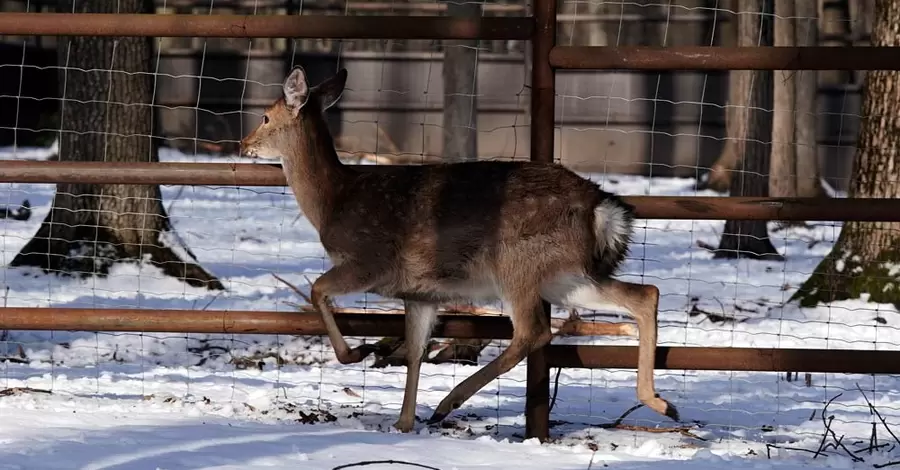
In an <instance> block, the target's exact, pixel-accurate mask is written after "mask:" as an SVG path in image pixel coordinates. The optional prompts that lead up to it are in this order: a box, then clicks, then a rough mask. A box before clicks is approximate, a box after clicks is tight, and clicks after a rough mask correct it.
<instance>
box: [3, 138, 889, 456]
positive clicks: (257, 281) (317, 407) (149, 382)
mask: <svg viewBox="0 0 900 470" xmlns="http://www.w3.org/2000/svg"><path fill="white" fill-rule="evenodd" d="M48 152H49V151H48V150H47V149H17V150H16V151H15V152H13V151H11V150H9V149H7V150H5V151H4V152H0V158H3V159H42V158H45V157H46V156H47V154H48ZM161 159H162V160H164V161H228V162H234V161H240V159H236V158H217V157H210V156H188V155H183V154H180V153H178V152H174V151H170V150H164V151H163V153H162V156H161ZM588 176H589V177H591V178H593V179H595V180H597V181H598V182H601V183H602V184H603V186H604V188H605V189H608V190H611V191H615V192H618V193H620V194H626V195H640V194H658V195H701V196H713V195H716V194H714V193H711V192H701V193H698V192H696V191H694V190H693V189H692V185H693V180H690V179H679V178H654V179H653V180H648V179H646V178H641V177H635V176H623V175H609V174H607V175H602V174H594V175H588ZM53 191H54V186H53V185H25V184H6V185H3V186H2V190H0V205H10V206H17V205H18V204H20V203H21V202H22V200H24V199H26V198H27V199H29V200H30V201H31V203H32V206H33V207H32V210H33V216H32V218H31V219H30V220H29V221H26V222H22V221H14V220H0V233H2V237H0V257H2V259H0V262H2V263H3V265H6V264H8V263H9V262H10V261H11V259H12V257H13V256H14V255H15V254H16V253H17V252H18V250H19V249H20V248H21V247H22V246H23V245H24V244H25V243H26V242H27V240H28V239H29V238H30V237H31V235H33V233H34V232H35V230H36V229H37V227H38V225H39V224H40V222H41V221H42V220H43V218H44V216H45V215H46V214H47V212H48V210H49V207H50V202H51V199H52V196H53ZM163 195H164V198H165V201H164V202H165V205H166V207H167V208H169V211H170V215H171V218H172V223H173V225H174V227H175V230H176V233H177V236H178V238H175V237H173V236H170V237H168V238H167V240H166V243H167V244H171V245H173V246H176V247H177V248H178V249H180V250H183V248H182V247H181V246H180V245H182V241H183V244H184V245H186V246H187V247H188V248H189V249H190V251H191V252H192V253H193V254H194V255H196V257H197V258H198V260H199V261H200V263H201V264H202V265H203V266H204V267H205V268H207V269H209V270H210V271H211V272H213V273H214V274H216V275H217V276H219V277H220V279H222V281H223V283H224V284H225V286H226V287H227V289H228V290H227V292H225V293H217V292H209V291H205V290H202V289H197V288H192V287H190V286H187V285H185V284H184V283H182V282H179V281H177V280H174V279H171V278H167V277H164V276H163V275H162V274H161V273H160V272H159V270H158V269H156V268H154V267H152V266H148V265H135V264H126V265H117V266H116V267H115V268H114V269H113V270H112V272H111V274H110V276H109V277H107V278H104V279H93V278H92V279H86V280H77V279H71V278H57V277H53V276H43V275H37V274H38V273H35V272H34V271H31V270H24V269H3V270H0V273H2V274H0V276H2V277H0V282H2V286H3V289H2V292H0V296H2V297H3V298H2V302H3V305H7V306H29V307H43V306H55V307H101V308H102V307H128V308H147V309H150V308H159V309H166V308H191V309H204V308H207V309H241V310H291V309H292V307H291V305H289V303H291V302H299V301H300V299H297V298H296V296H295V294H293V293H292V292H291V291H290V290H289V289H287V288H286V287H285V286H283V285H281V284H280V283H278V281H276V280H275V279H274V278H273V277H272V276H271V273H276V274H279V275H280V276H282V277H284V278H285V279H287V280H288V281H290V282H293V283H296V284H297V285H299V286H301V287H302V288H305V286H306V279H307V278H308V279H314V278H315V276H317V275H318V274H320V273H321V272H322V271H323V269H324V268H325V267H327V262H326V261H325V260H324V256H323V250H322V247H321V246H320V245H319V243H318V242H317V236H316V233H315V231H314V230H313V229H312V227H311V226H310V225H309V224H308V223H307V222H306V219H305V218H303V217H299V216H298V210H297V206H296V202H295V201H294V199H293V196H292V195H291V194H290V193H289V192H288V191H287V189H286V188H249V187H244V188H230V187H170V186H165V187H163ZM722 227H723V222H722V221H670V220H660V221H643V220H641V221H638V231H637V234H636V236H635V245H634V247H633V248H632V252H631V256H630V257H629V260H628V262H627V264H626V266H625V269H624V274H623V278H625V279H628V280H634V281H638V282H650V283H654V284H656V285H658V286H659V288H660V290H661V292H662V299H661V306H660V319H661V322H660V335H659V336H660V344H663V345H673V346H719V347H729V346H734V347H763V348H769V347H771V348H826V349H868V350H895V349H898V347H897V345H900V333H898V330H897V328H896V325H897V324H898V322H900V316H898V312H897V310H896V309H895V308H894V307H893V306H889V305H878V304H874V303H868V302H866V298H865V297H863V298H861V299H853V300H847V301H842V302H834V303H832V304H828V305H822V306H819V307H816V308H810V309H801V308H798V307H796V306H793V305H787V306H785V305H784V303H785V301H786V300H787V299H788V298H789V297H790V295H791V294H792V293H793V292H794V291H795V290H796V288H797V287H798V286H799V284H800V283H801V282H802V281H803V280H804V279H805V278H806V277H807V276H808V274H809V273H810V272H811V271H812V270H813V268H814V267H815V265H816V264H817V263H818V262H819V260H821V259H822V257H823V256H824V255H825V254H827V253H828V251H829V250H830V247H831V245H832V244H833V242H834V240H836V238H837V235H838V233H839V231H840V224H831V223H828V224H826V223H819V224H815V225H813V226H811V227H807V228H792V229H789V230H782V231H773V232H772V234H773V242H774V243H775V245H776V247H777V248H779V250H780V251H781V252H782V253H784V254H786V255H787V261H786V262H784V263H777V262H760V261H722V260H714V259H712V256H711V254H710V253H709V252H708V251H706V250H704V249H703V248H700V247H698V245H697V243H698V242H705V243H707V244H713V245H714V244H715V243H716V242H717V240H718V237H719V234H720V233H721V230H722ZM773 228H774V225H773ZM382 301H383V299H377V298H376V297H375V296H371V295H368V296H365V295H357V296H347V297H345V298H342V299H340V300H339V303H340V304H343V305H348V306H349V305H355V306H362V305H366V306H369V307H371V308H384V307H389V306H391V303H389V302H387V303H385V302H382ZM498 307H500V308H502V305H500V306H498ZM583 313H585V312H583ZM557 314H559V315H564V312H557ZM605 314H606V315H609V316H612V317H609V316H607V317H603V318H602V320H604V321H609V320H612V321H617V320H616V317H618V314H615V313H609V312H606V313H605ZM723 318H724V319H725V320H723ZM621 321H630V320H627V319H621ZM370 340H371V339H370ZM355 341H356V342H358V341H362V339H355ZM557 342H560V343H562V342H565V343H574V344H578V343H582V344H587V343H590V344H628V345H633V344H636V340H635V338H626V337H609V338H607V337H602V338H565V339H560V340H558V341H557ZM501 345H503V342H499V341H498V342H494V343H493V344H492V345H491V346H490V347H489V348H487V349H486V350H485V352H484V353H483V355H482V358H481V362H482V363H484V362H486V361H487V360H490V359H491V358H492V357H493V356H495V355H496V354H497V353H498V350H499V349H498V348H499V346H501ZM0 357H2V358H6V361H5V362H2V363H0V391H3V392H0V417H2V419H0V443H2V446H0V469H31V468H42V469H54V468H67V469H68V468H81V469H125V468H128V469H145V468H146V469H157V468H158V469H180V468H203V469H213V468H215V469H232V468H233V469H238V468H240V469H246V468H291V469H294V468H310V469H331V468H334V467H337V466H340V465H345V464H350V463H353V462H359V461H364V460H402V461H407V462H412V463H416V464H420V465H426V466H431V467H434V468H440V469H442V470H449V469H460V470H461V469H474V468H516V469H522V470H528V469H532V468H534V469H539V468H540V469H543V468H555V469H585V468H600V467H604V466H610V467H616V468H624V469H638V468H673V469H680V468H685V469H686V468H691V469H693V470H703V469H707V468H708V469H712V468H722V467H723V465H729V466H731V467H734V468H779V469H794V468H818V467H834V468H871V465H872V464H877V463H885V462H889V461H893V460H900V449H895V448H894V445H893V444H896V443H894V440H893V438H892V437H890V435H889V434H888V432H887V431H886V430H885V428H884V427H883V426H881V424H880V423H879V424H878V428H877V429H878V431H877V437H878V442H879V443H882V444H884V443H886V444H889V445H887V446H884V447H880V448H879V449H878V450H877V451H875V452H874V453H872V454H869V453H867V452H861V453H858V454H857V455H858V456H859V457H862V458H864V459H865V461H864V462H853V461H852V460H851V458H850V457H848V456H847V453H846V452H843V451H841V450H840V448H838V449H837V450H836V449H835V448H834V446H829V447H827V448H826V449H825V455H819V456H817V457H815V458H813V452H815V450H816V449H819V447H820V445H821V442H822V436H823V433H824V432H825V425H824V424H823V422H824V421H823V417H822V410H823V407H824V405H825V403H826V402H827V401H829V400H831V399H832V398H835V397H836V396H837V395H838V394H841V395H840V396H839V397H838V398H836V399H835V400H834V401H833V402H832V403H831V404H830V405H829V407H828V410H827V414H826V416H825V420H827V419H828V417H829V416H833V423H832V424H831V425H830V428H831V430H833V431H834V433H835V437H834V438H829V440H827V441H826V442H836V441H837V440H838V439H839V440H840V441H841V443H842V444H843V445H845V446H847V447H848V448H850V449H852V450H856V449H861V448H863V447H866V446H867V445H868V442H869V438H870V435H871V433H872V423H873V422H876V423H877V422H878V421H877V418H874V417H873V416H872V414H871V412H870V409H869V407H868V405H867V402H866V398H864V397H863V395H862V394H861V393H860V391H859V390H858V389H857V386H859V387H860V388H861V389H862V390H864V391H865V393H866V397H867V398H868V399H869V400H871V402H872V403H873V405H874V406H875V408H876V409H877V410H878V412H879V413H880V414H881V415H882V416H883V417H884V418H885V419H886V422H887V424H888V426H892V427H896V428H897V429H898V430H900V426H898V424H900V409H898V408H897V407H896V406H895V405H894V404H895V403H897V402H898V401H900V382H898V381H897V380H896V378H894V377H890V376H862V375H847V374H814V375H813V376H812V385H811V386H806V384H805V383H804V380H802V379H800V380H795V381H792V382H788V381H786V380H785V377H784V375H783V374H774V373H746V372H697V371H657V373H656V377H657V379H656V385H657V388H658V390H659V392H660V394H661V395H662V396H663V397H664V398H666V399H668V400H670V401H672V402H673V403H674V404H675V405H676V406H678V408H679V410H680V412H681V414H682V417H683V420H684V424H685V425H692V427H691V429H690V430H689V432H687V433H677V432H666V433H655V432H648V431H647V430H632V429H605V428H603V427H602V425H603V424H605V423H610V422H611V421H613V420H615V419H616V418H617V417H618V416H620V415H621V414H622V413H623V412H625V410H627V409H628V408H630V407H632V406H633V405H634V404H635V403H636V397H635V388H634V387H635V382H634V381H635V374H634V371H632V370H593V371H592V370H582V369H565V370H563V371H561V373H560V374H559V390H558V394H557V397H556V401H555V404H554V408H553V412H552V414H551V419H552V420H554V424H555V426H554V427H553V429H552V434H553V437H554V441H553V442H551V443H547V444H539V443H537V442H534V441H523V438H522V436H523V434H524V415H523V409H524V395H525V393H524V392H525V365H524V363H523V364H521V365H519V366H518V367H516V368H515V369H514V370H513V371H511V372H509V373H508V374H506V375H504V376H502V377H500V378H499V379H498V380H496V381H494V382H493V383H491V384H489V385H488V386H487V387H485V388H484V389H483V390H482V391H481V392H480V393H479V394H477V395H476V396H475V397H473V398H472V399H470V400H469V401H468V402H466V403H465V404H464V405H463V407H462V408H461V409H460V410H457V411H456V412H454V413H453V414H452V415H451V416H450V417H449V418H448V419H447V420H446V421H445V422H444V425H442V426H432V427H428V426H425V425H424V424H423V423H418V424H417V427H416V432H415V433H413V434H409V435H403V434H399V433H396V432H394V431H393V430H392V429H391V428H390V424H391V423H393V422H394V420H396V417H397V413H398V412H399V407H400V403H401V400H402V393H403V383H404V380H405V368H402V367H387V368H383V369H375V368H371V367H368V366H367V364H356V365H350V366H342V365H340V364H338V363H337V362H336V361H335V360H334V356H333V353H332V351H331V349H330V348H329V346H328V342H327V340H324V339H323V338H304V337H291V336H260V335H197V334H154V333H145V334H132V333H117V334H113V333H99V334H98V333H88V332H65V331H54V332H35V331H11V332H5V333H0ZM279 364H280V365H279ZM474 371H475V367H473V366H463V365H433V364H425V365H424V366H423V368H422V380H421V382H420V386H419V388H420V392H419V405H418V409H417V415H418V416H419V417H420V418H427V417H428V416H430V414H431V412H432V411H433V409H434V407H435V406H436V405H437V404H438V403H439V402H440V400H441V399H443V398H444V396H445V395H446V393H447V392H448V391H449V390H450V389H451V388H452V387H453V386H454V385H455V384H457V383H459V382H460V381H461V380H463V379H464V378H466V377H468V376H469V375H471V374H472V373H473V372H474ZM797 372H803V371H797ZM554 373H555V371H554ZM48 392H49V393H48ZM623 423H624V424H627V425H633V426H643V427H647V428H648V429H649V428H655V427H671V426H673V423H672V422H671V421H668V420H667V419H665V418H663V417H660V416H658V415H656V414H654V413H652V412H650V411H648V410H646V409H639V410H637V411H635V412H634V413H632V414H630V415H628V417H627V418H626V419H625V420H624V421H623ZM895 432H896V431H895ZM796 449H801V450H796ZM351 468H352V467H351ZM366 468H371V469H379V468H385V469H386V468H416V467H410V466H408V465H400V464H388V463H384V464H376V465H370V466H367V467H366Z"/></svg>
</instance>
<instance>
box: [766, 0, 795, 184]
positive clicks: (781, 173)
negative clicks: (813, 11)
mask: <svg viewBox="0 0 900 470" xmlns="http://www.w3.org/2000/svg"><path fill="white" fill-rule="evenodd" d="M774 23H775V45H776V46H779V47H781V46H793V45H794V40H795V39H794V24H795V23H796V19H795V18H794V0H775V21H774ZM773 74H774V79H775V80H774V83H773V84H772V86H773V89H774V91H773V93H772V95H773V97H774V103H773V105H774V106H773V110H772V156H771V160H770V161H769V195H771V196H773V197H795V196H796V195H797V178H798V177H799V176H800V175H798V173H797V171H796V170H797V153H796V147H795V145H794V122H795V117H794V104H795V102H796V91H797V89H796V85H797V74H796V72H794V71H792V70H775V71H774V72H773Z"/></svg>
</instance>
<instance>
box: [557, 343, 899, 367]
mask: <svg viewBox="0 0 900 470" xmlns="http://www.w3.org/2000/svg"><path fill="white" fill-rule="evenodd" d="M656 351H657V352H656V365H655V367H654V368H655V369H657V370H665V369H669V370H724V371H754V372H818V373H837V374H843V373H847V374H900V351H861V350H854V349H764V348H707V347H702V348H700V347H668V346H660V347H658V348H657V350H656ZM637 352H638V351H637V347H635V346H568V345H551V346H549V347H548V348H547V365H548V366H550V367H571V368H585V369H602V368H611V369H636V368H637V358H638V354H637Z"/></svg>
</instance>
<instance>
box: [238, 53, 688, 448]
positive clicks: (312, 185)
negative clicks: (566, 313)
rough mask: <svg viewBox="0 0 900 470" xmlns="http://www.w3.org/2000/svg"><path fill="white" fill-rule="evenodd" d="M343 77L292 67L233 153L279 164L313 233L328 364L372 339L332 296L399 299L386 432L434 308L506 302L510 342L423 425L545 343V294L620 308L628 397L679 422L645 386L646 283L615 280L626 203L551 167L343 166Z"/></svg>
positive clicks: (412, 402) (649, 316) (651, 325)
mask: <svg viewBox="0 0 900 470" xmlns="http://www.w3.org/2000/svg"><path fill="white" fill-rule="evenodd" d="M346 82H347V70H346V69H343V68H342V69H340V70H339V71H338V72H337V73H336V74H335V75H333V76H331V77H329V78H328V79H326V80H323V81H322V82H320V83H318V84H317V85H315V86H311V85H310V84H309V83H308V81H307V75H306V72H305V71H304V69H303V67H302V66H299V65H297V66H294V67H293V68H292V69H291V70H290V72H289V73H288V75H287V77H286V78H285V80H284V83H283V87H282V88H283V90H282V91H283V96H281V97H279V98H278V99H277V100H275V101H274V103H273V104H272V105H271V106H270V107H268V109H266V111H265V113H264V114H263V116H262V119H261V121H260V123H259V124H258V126H257V127H256V128H255V129H253V130H252V131H251V132H250V133H248V134H247V135H246V136H245V137H244V138H243V139H241V143H240V152H241V155H242V156H244V157H249V158H251V159H262V160H277V159H281V164H282V169H283V171H284V175H285V178H286V181H287V183H288V185H289V187H290V189H291V192H292V193H293V195H294V198H295V199H296V201H297V204H298V207H299V209H300V210H301V212H302V213H303V214H304V215H305V216H306V218H307V220H308V222H309V223H310V224H311V225H312V227H313V228H314V229H315V230H316V232H317V233H318V236H319V241H320V243H321V244H322V246H323V248H324V250H325V252H326V255H327V257H328V259H329V260H330V262H331V267H330V268H329V269H327V270H326V271H325V272H324V273H323V274H322V275H320V276H319V277H317V278H316V279H315V280H314V281H313V282H312V285H311V287H310V295H309V298H310V301H311V303H312V304H313V307H314V308H315V309H316V310H317V311H318V312H319V314H320V315H321V321H322V323H323V324H324V327H325V330H326V332H327V336H328V339H329V341H330V343H331V346H332V348H333V349H334V354H335V356H336V358H337V360H338V362H340V363H341V364H353V363H358V362H361V361H363V360H364V359H365V358H366V357H368V356H369V355H370V354H372V353H376V352H378V347H377V346H376V345H372V344H362V345H360V346H357V347H355V348H352V349H351V348H350V347H349V346H348V344H347V342H346V341H345V339H344V337H343V335H342V334H341V331H340V329H339V328H338V325H337V323H336V322H335V316H334V312H333V307H332V301H333V299H334V298H335V297H338V296H341V295H349V294H354V293H372V294H376V295H379V296H382V297H384V298H393V299H397V300H399V301H402V303H403V310H404V324H405V326H404V329H405V339H406V341H407V344H408V353H407V357H406V359H407V375H406V383H405V387H404V395H403V401H402V404H401V407H400V414H399V417H398V419H397V421H396V422H395V423H393V427H394V428H395V429H397V430H398V431H400V432H409V431H411V430H412V429H413V427H414V425H415V422H416V406H417V403H416V400H417V396H416V395H417V391H418V385H419V375H420V368H421V363H422V359H423V355H424V354H425V346H426V344H427V343H428V341H429V339H430V338H431V333H432V329H433V327H434V324H435V320H436V318H437V315H438V310H439V307H440V305H441V304H442V303H449V302H458V301H466V300H468V301H474V302H478V301H488V302H489V301H496V300H502V301H504V302H507V303H508V305H510V308H509V309H508V310H509V312H506V314H508V315H509V317H510V320H511V323H512V327H513V334H512V339H511V340H510V342H509V345H508V346H507V348H506V349H505V350H504V351H503V352H501V353H500V354H499V355H498V356H497V357H496V358H495V359H494V360H492V361H491V362H489V363H488V364H486V365H484V366H483V367H482V368H480V369H479V370H477V371H476V372H475V373H474V374H472V375H471V376H469V377H468V378H466V379H465V380H463V381H462V382H460V383H459V384H458V385H456V387H454V388H453V389H452V390H451V391H450V393H448V394H447V396H446V397H445V398H444V399H443V400H442V401H441V402H440V404H439V405H438V406H437V408H435V409H434V411H433V413H432V416H431V418H429V419H428V420H427V422H426V424H427V425H432V424H436V423H439V422H440V421H442V420H443V419H444V418H446V417H447V416H448V415H449V414H450V413H452V411H453V410H454V409H456V408H459V407H460V406H461V405H462V404H463V403H464V402H466V400H468V399H469V398H471V397H472V396H473V395H474V394H476V393H477V392H478V391H479V390H481V389H482V388H483V387H484V386H485V385H487V384H488V383H490V382H491V381H493V380H494V379H496V378H497V377H499V376H500V375H502V374H505V373H506V372H508V371H509V370H511V369H512V368H513V367H514V366H515V365H517V364H518V363H519V362H521V361H522V360H523V359H525V358H526V356H528V355H529V354H531V353H532V352H534V351H536V350H538V349H540V348H542V347H544V346H545V345H547V344H548V343H549V342H550V341H551V339H552V337H553V332H552V331H551V327H550V319H549V315H548V314H547V313H546V310H545V307H544V302H547V303H550V304H553V305H558V306H562V307H564V308H585V309H594V310H597V309H601V308H603V307H604V306H609V305H612V306H616V307H619V308H620V309H624V310H625V311H626V312H627V313H628V314H629V315H630V316H631V317H632V318H633V319H634V320H635V322H636V324H637V327H638V337H639V344H638V373H637V397H638V400H639V401H640V402H641V403H642V404H643V405H645V406H647V407H648V408H650V409H652V410H653V411H655V412H657V413H659V414H661V415H663V416H666V417H668V418H671V419H673V420H675V421H679V415H678V411H677V409H676V408H675V406H673V405H672V404H670V403H669V402H668V401H666V400H665V399H663V398H661V397H660V396H659V394H657V393H656V389H655V386H654V383H653V373H654V370H653V369H654V362H655V355H656V347H657V310H658V304H659V289H658V288H657V287H656V286H654V285H650V284H635V283H630V282H625V281H621V280H617V279H615V278H614V275H615V274H616V272H617V270H618V268H619V267H620V265H621V264H622V263H623V262H624V260H625V258H626V256H627V252H628V250H629V245H630V243H631V238H632V231H633V221H634V219H635V212H634V207H633V206H631V205H629V204H627V203H626V202H625V201H624V200H623V199H622V198H620V197H619V196H617V195H615V194H613V193H609V192H606V191H604V190H602V189H601V188H600V187H599V186H598V185H597V184H596V183H594V182H592V181H590V180H589V179H586V178H583V177H581V176H579V175H578V174H576V173H575V172H573V171H572V170H569V169H568V168H566V167H564V166H562V165H560V164H557V163H539V162H531V161H490V160H481V161H464V162H447V163H435V164H425V165H377V166H351V165H345V164H343V163H342V162H341V161H340V159H339V158H338V155H337V152H336V150H335V147H334V140H333V138H332V136H331V134H330V131H329V128H328V126H327V124H326V121H325V111H326V110H328V109H329V108H330V107H332V106H333V105H334V104H335V103H336V102H337V101H338V100H339V99H340V98H341V96H342V95H343V93H344V88H345V86H346Z"/></svg>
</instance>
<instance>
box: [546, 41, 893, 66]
mask: <svg viewBox="0 0 900 470" xmlns="http://www.w3.org/2000/svg"><path fill="white" fill-rule="evenodd" d="M835 58H839V60H835ZM550 66H552V67H554V68H558V69H581V70H721V71H727V70H900V47H868V46H867V47H722V46H672V47H655V46H610V47H607V46H556V47H554V48H553V49H551V50H550Z"/></svg>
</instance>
